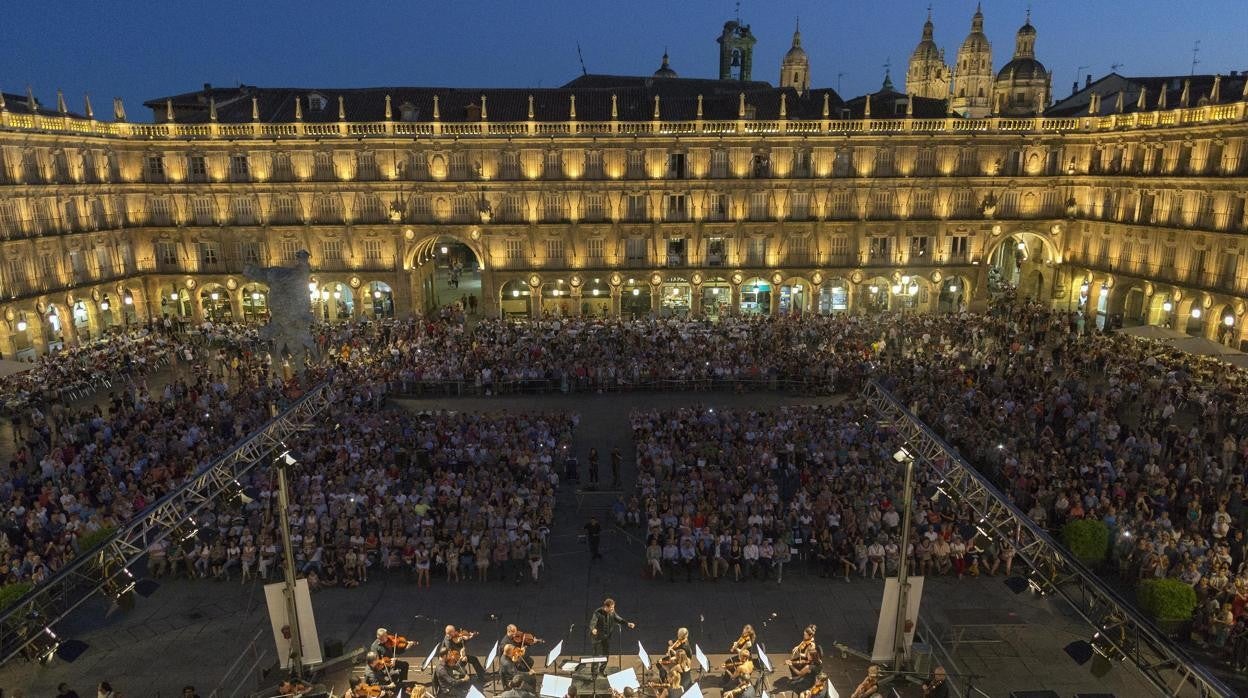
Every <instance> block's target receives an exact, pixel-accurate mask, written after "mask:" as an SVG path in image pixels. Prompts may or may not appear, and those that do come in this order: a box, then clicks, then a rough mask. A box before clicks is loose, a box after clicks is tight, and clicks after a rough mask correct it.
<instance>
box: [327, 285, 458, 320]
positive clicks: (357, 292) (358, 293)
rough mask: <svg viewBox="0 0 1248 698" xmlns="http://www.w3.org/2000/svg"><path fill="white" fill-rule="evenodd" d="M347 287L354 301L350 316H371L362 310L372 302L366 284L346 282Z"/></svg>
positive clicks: (356, 318) (354, 317)
mask: <svg viewBox="0 0 1248 698" xmlns="http://www.w3.org/2000/svg"><path fill="white" fill-rule="evenodd" d="M347 288H350V289H351V296H352V297H353V298H354V300H355V302H354V303H352V304H351V315H352V318H353V319H355V320H358V319H360V318H362V317H372V316H373V313H372V312H371V310H370V311H369V312H367V313H366V312H364V308H365V307H369V308H371V307H372V304H373V298H372V296H369V295H368V285H367V284H364V283H361V284H360V287H359V288H351V285H350V284H347ZM365 303H368V306H365V305H364V304H365ZM464 312H468V309H467V308H464Z"/></svg>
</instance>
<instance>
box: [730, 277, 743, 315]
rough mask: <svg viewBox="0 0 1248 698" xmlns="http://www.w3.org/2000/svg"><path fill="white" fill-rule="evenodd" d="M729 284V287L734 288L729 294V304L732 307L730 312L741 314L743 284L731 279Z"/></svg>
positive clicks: (731, 313)
mask: <svg viewBox="0 0 1248 698" xmlns="http://www.w3.org/2000/svg"><path fill="white" fill-rule="evenodd" d="M728 285H729V288H731V290H732V292H731V293H730V294H729V304H730V305H731V306H732V307H731V308H729V310H728V314H729V315H739V314H741V284H739V283H737V282H735V281H732V280H729V281H728Z"/></svg>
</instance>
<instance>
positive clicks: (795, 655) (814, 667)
mask: <svg viewBox="0 0 1248 698" xmlns="http://www.w3.org/2000/svg"><path fill="white" fill-rule="evenodd" d="M815 630H816V628H815V626H814V625H808V626H806V629H805V630H803V631H802V641H801V642H799V643H797V645H796V646H794V647H793V652H792V654H790V656H789V658H788V659H787V660H785V664H787V665H788V666H789V676H790V677H791V679H792V681H791V683H790V686H791V688H792V690H793V692H794V693H800V692H802V691H807V690H810V689H811V688H813V687H814V685H815V679H817V678H818V676H819V673H820V672H822V671H823V652H822V651H820V649H819V644H818V643H816V642H815Z"/></svg>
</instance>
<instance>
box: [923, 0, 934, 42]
mask: <svg viewBox="0 0 1248 698" xmlns="http://www.w3.org/2000/svg"><path fill="white" fill-rule="evenodd" d="M934 31H935V27H934V26H933V25H932V6H931V5H928V6H927V21H926V22H924V23H923V41H931V40H932V33H933V32H934Z"/></svg>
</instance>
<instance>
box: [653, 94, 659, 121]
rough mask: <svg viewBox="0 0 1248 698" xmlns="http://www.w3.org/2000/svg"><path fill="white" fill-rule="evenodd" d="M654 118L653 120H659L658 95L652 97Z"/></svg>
mask: <svg viewBox="0 0 1248 698" xmlns="http://www.w3.org/2000/svg"><path fill="white" fill-rule="evenodd" d="M654 118H655V119H658V118H659V96H658V95H655V96H654Z"/></svg>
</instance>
